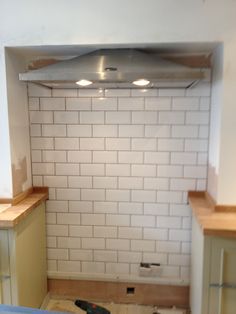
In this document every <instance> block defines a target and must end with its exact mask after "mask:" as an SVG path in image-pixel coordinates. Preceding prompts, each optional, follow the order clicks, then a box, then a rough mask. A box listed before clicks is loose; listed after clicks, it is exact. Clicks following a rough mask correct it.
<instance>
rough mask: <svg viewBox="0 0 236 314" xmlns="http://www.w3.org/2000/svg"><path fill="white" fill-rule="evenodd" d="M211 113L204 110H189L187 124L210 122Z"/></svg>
mask: <svg viewBox="0 0 236 314" xmlns="http://www.w3.org/2000/svg"><path fill="white" fill-rule="evenodd" d="M208 123H209V113H208V112H205V111H202V112H187V113H186V124H208Z"/></svg>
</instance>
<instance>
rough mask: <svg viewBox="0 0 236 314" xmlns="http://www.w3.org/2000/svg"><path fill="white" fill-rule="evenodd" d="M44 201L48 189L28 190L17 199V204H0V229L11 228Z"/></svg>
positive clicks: (36, 188)
mask: <svg viewBox="0 0 236 314" xmlns="http://www.w3.org/2000/svg"><path fill="white" fill-rule="evenodd" d="M46 199H48V188H47V187H35V188H33V189H30V190H29V192H28V193H24V197H23V198H22V197H21V198H19V202H18V203H17V204H15V203H13V204H11V203H8V204H5V203H4V204H1V203H0V228H1V229H8V228H13V227H14V226H16V225H17V224H18V223H19V222H20V221H22V219H24V218H25V217H26V216H28V215H29V214H30V213H31V211H32V210H33V209H34V208H35V207H37V206H38V205H39V204H40V203H41V202H43V201H45V200H46Z"/></svg>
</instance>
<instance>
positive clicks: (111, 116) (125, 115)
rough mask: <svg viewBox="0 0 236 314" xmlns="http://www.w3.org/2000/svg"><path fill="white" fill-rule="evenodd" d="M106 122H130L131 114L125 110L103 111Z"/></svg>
mask: <svg viewBox="0 0 236 314" xmlns="http://www.w3.org/2000/svg"><path fill="white" fill-rule="evenodd" d="M105 116H106V124H130V123H131V114H130V112H127V111H116V112H112V111H107V112H105Z"/></svg>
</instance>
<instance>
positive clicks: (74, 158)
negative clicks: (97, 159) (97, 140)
mask: <svg viewBox="0 0 236 314" xmlns="http://www.w3.org/2000/svg"><path fill="white" fill-rule="evenodd" d="M67 155H68V162H75V163H82V162H83V163H88V162H91V161H92V153H91V152H90V151H82V150H80V151H69V152H68V153H67Z"/></svg>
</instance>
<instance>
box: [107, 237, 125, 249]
mask: <svg viewBox="0 0 236 314" xmlns="http://www.w3.org/2000/svg"><path fill="white" fill-rule="evenodd" d="M106 249H111V250H123V251H129V249H130V241H129V240H126V239H106Z"/></svg>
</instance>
